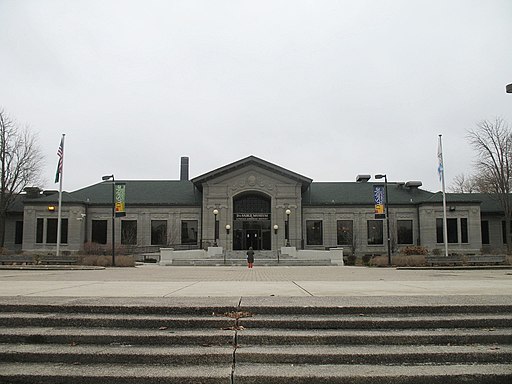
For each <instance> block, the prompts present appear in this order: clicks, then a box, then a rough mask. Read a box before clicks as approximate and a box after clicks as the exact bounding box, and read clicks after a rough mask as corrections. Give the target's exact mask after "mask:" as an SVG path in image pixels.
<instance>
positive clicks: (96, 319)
mask: <svg viewBox="0 0 512 384" xmlns="http://www.w3.org/2000/svg"><path fill="white" fill-rule="evenodd" d="M232 323H233V320H232V319H230V318H228V317H224V316H222V315H221V316H218V315H214V314H213V315H212V314H210V315H209V316H191V315H172V316H162V315H136V314H84V313H80V314H68V313H64V314H54V313H26V312H22V313H17V312H3V313H0V324H2V326H4V327H16V326H25V327H26V326H30V327H81V328H84V327H88V328H94V327H106V328H144V329H160V328H162V327H166V328H170V329H174V328H209V329H210V328H212V329H223V328H227V327H230V326H232V325H233V324H232Z"/></svg>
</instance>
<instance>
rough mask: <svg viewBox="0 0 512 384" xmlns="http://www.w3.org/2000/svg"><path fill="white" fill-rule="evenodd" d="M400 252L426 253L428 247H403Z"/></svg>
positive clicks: (407, 254)
mask: <svg viewBox="0 0 512 384" xmlns="http://www.w3.org/2000/svg"><path fill="white" fill-rule="evenodd" d="M400 254H402V255H405V256H410V255H428V249H427V248H425V247H422V246H419V245H416V246H409V247H404V248H402V249H401V250H400Z"/></svg>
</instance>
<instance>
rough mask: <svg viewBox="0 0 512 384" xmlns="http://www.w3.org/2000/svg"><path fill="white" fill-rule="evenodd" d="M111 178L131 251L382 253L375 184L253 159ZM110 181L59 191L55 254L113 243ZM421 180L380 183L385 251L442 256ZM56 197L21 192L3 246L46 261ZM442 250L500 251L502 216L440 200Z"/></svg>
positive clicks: (121, 237)
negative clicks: (172, 175)
mask: <svg viewBox="0 0 512 384" xmlns="http://www.w3.org/2000/svg"><path fill="white" fill-rule="evenodd" d="M181 161H182V162H181V177H180V180H150V181H147V180H116V181H115V182H116V183H124V184H125V191H126V199H125V212H126V214H125V216H123V217H117V218H115V219H114V221H115V224H114V238H115V243H116V246H120V247H121V246H123V247H126V248H127V249H129V251H130V252H150V251H156V250H158V249H159V248H161V247H162V248H163V247H165V248H174V249H194V248H207V247H209V246H212V245H218V246H219V247H222V248H223V249H224V250H227V251H237V250H246V249H248V248H249V247H253V248H254V249H255V250H268V251H276V252H277V250H280V249H281V247H283V246H285V245H289V246H292V247H296V248H297V249H321V250H324V249H329V248H334V247H342V248H343V249H344V253H345V254H356V255H364V254H372V255H377V254H383V255H384V254H386V253H387V227H386V225H387V220H386V219H385V218H383V217H382V216H379V217H376V214H375V199H374V189H375V186H376V185H383V184H384V183H383V182H381V180H378V182H377V180H376V181H370V180H371V179H370V178H369V177H359V178H358V180H357V181H355V182H314V181H313V180H312V179H310V178H308V177H305V176H303V175H300V174H298V173H295V172H294V171H291V170H288V169H285V168H283V167H280V166H278V165H275V164H273V163H270V162H268V161H265V160H262V159H260V158H258V157H255V156H249V157H246V158H244V159H241V160H238V161H236V162H233V163H231V164H228V165H225V166H223V167H221V168H218V169H214V170H212V171H210V172H208V173H205V174H203V175H200V176H197V177H195V178H193V179H189V177H188V174H189V168H188V158H182V160H181ZM112 184H113V182H112V181H111V180H110V181H103V182H100V183H98V184H94V185H91V186H88V187H85V188H82V189H79V190H76V191H74V192H63V196H62V214H61V217H62V232H61V250H62V252H63V253H65V254H69V253H75V252H78V251H80V250H83V249H84V247H85V246H86V244H90V243H97V244H103V245H109V244H111V241H112V224H113V223H112V222H113V220H112V207H113V192H112V191H113V188H112V187H113V185H112ZM420 187H421V182H417V181H413V182H388V183H387V191H388V196H387V200H388V206H387V210H388V212H389V232H390V244H391V248H392V251H393V253H396V252H398V251H399V249H400V248H403V247H407V246H413V245H421V246H424V247H426V248H428V249H429V250H430V251H432V250H434V249H436V248H437V249H443V246H444V245H443V243H444V239H443V205H442V194H441V193H440V192H437V193H432V192H429V191H426V190H423V189H421V188H420ZM57 202H58V193H57V192H56V191H40V190H39V189H37V188H27V189H26V193H25V194H23V195H22V198H21V199H19V200H18V201H17V203H16V204H15V205H14V206H13V207H12V208H11V211H10V214H9V217H8V222H7V231H6V240H7V241H6V247H7V248H10V249H14V250H22V251H24V252H27V253H41V252H44V253H45V254H46V253H52V252H55V250H56V242H57ZM447 206H448V209H447V232H448V244H449V251H450V252H457V253H467V254H478V253H481V252H482V251H490V250H493V249H502V248H503V247H504V238H505V237H504V232H503V224H504V221H503V220H504V219H503V218H504V215H503V212H502V211H501V209H500V208H499V205H498V203H497V202H496V201H494V200H493V199H492V198H491V197H489V196H488V195H483V194H447Z"/></svg>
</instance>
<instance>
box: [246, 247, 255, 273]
mask: <svg viewBox="0 0 512 384" xmlns="http://www.w3.org/2000/svg"><path fill="white" fill-rule="evenodd" d="M253 265H254V251H253V250H252V247H249V250H248V251H247V267H248V268H252V266H253Z"/></svg>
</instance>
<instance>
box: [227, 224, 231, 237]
mask: <svg viewBox="0 0 512 384" xmlns="http://www.w3.org/2000/svg"><path fill="white" fill-rule="evenodd" d="M230 230H231V225H229V224H226V233H227V234H228V235H229V231H230Z"/></svg>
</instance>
